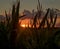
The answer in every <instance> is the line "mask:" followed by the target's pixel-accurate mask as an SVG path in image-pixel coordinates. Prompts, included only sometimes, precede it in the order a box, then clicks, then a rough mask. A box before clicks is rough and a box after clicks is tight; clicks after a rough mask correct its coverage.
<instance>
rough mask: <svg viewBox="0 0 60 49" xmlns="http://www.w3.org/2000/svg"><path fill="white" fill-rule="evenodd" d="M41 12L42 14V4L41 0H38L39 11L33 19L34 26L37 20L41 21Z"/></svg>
mask: <svg viewBox="0 0 60 49" xmlns="http://www.w3.org/2000/svg"><path fill="white" fill-rule="evenodd" d="M41 14H42V5H40V1H39V0H38V5H37V13H36V15H35V16H34V19H33V25H34V28H36V24H37V20H38V21H39V22H40V17H41Z"/></svg>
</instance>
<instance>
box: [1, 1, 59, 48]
mask: <svg viewBox="0 0 60 49" xmlns="http://www.w3.org/2000/svg"><path fill="white" fill-rule="evenodd" d="M19 9H20V1H18V2H17V5H15V4H13V6H12V11H11V18H10V16H8V14H7V11H6V10H5V16H6V19H5V20H4V22H0V48H2V49H3V48H6V49H60V39H59V37H60V28H57V27H55V24H56V21H57V16H58V15H57V14H55V13H54V11H53V9H50V8H48V9H47V12H46V14H45V15H44V17H43V19H42V21H40V18H41V15H42V12H43V10H42V5H41V4H40V1H39V0H38V5H37V13H36V14H35V16H34V18H33V23H32V24H31V28H29V27H28V28H22V27H20V24H19V20H20V19H21V18H22V17H24V16H25V15H23V16H20V15H19ZM48 14H49V18H50V20H48ZM37 20H38V22H39V27H38V28H37V26H36V25H37ZM45 25H46V27H45ZM28 26H29V24H28ZM33 26H34V28H33Z"/></svg>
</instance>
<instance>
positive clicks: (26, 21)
mask: <svg viewBox="0 0 60 49" xmlns="http://www.w3.org/2000/svg"><path fill="white" fill-rule="evenodd" d="M28 24H29V25H30V19H24V20H21V25H28ZM55 26H57V27H60V18H58V19H57V21H56V25H55Z"/></svg>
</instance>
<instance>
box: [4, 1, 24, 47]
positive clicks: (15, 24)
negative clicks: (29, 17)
mask: <svg viewBox="0 0 60 49" xmlns="http://www.w3.org/2000/svg"><path fill="white" fill-rule="evenodd" d="M19 7H20V1H18V2H17V5H15V4H13V7H12V14H11V18H12V20H11V22H9V21H10V18H8V14H7V12H6V11H5V15H6V21H7V27H9V30H10V32H11V33H10V34H11V35H10V43H11V47H16V36H17V33H18V32H19V19H20V18H22V17H24V16H25V15H23V16H19ZM8 25H10V26H8ZM8 32H9V31H8Z"/></svg>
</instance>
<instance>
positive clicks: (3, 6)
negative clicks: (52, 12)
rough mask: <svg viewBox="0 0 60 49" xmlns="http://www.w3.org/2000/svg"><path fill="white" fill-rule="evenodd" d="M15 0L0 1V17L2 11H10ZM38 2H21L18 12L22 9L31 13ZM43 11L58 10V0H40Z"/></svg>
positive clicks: (28, 0) (23, 0)
mask: <svg viewBox="0 0 60 49" xmlns="http://www.w3.org/2000/svg"><path fill="white" fill-rule="evenodd" d="M15 1H16V0H0V15H1V14H4V11H5V10H6V11H7V12H8V11H9V10H10V9H11V7H12V5H13V3H14V2H15ZM37 1H38V0H21V5H20V12H22V11H23V10H24V9H27V10H30V11H32V9H35V10H36V8H37V4H38V2H37ZM40 2H41V4H42V7H43V9H46V8H57V9H60V0H40Z"/></svg>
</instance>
